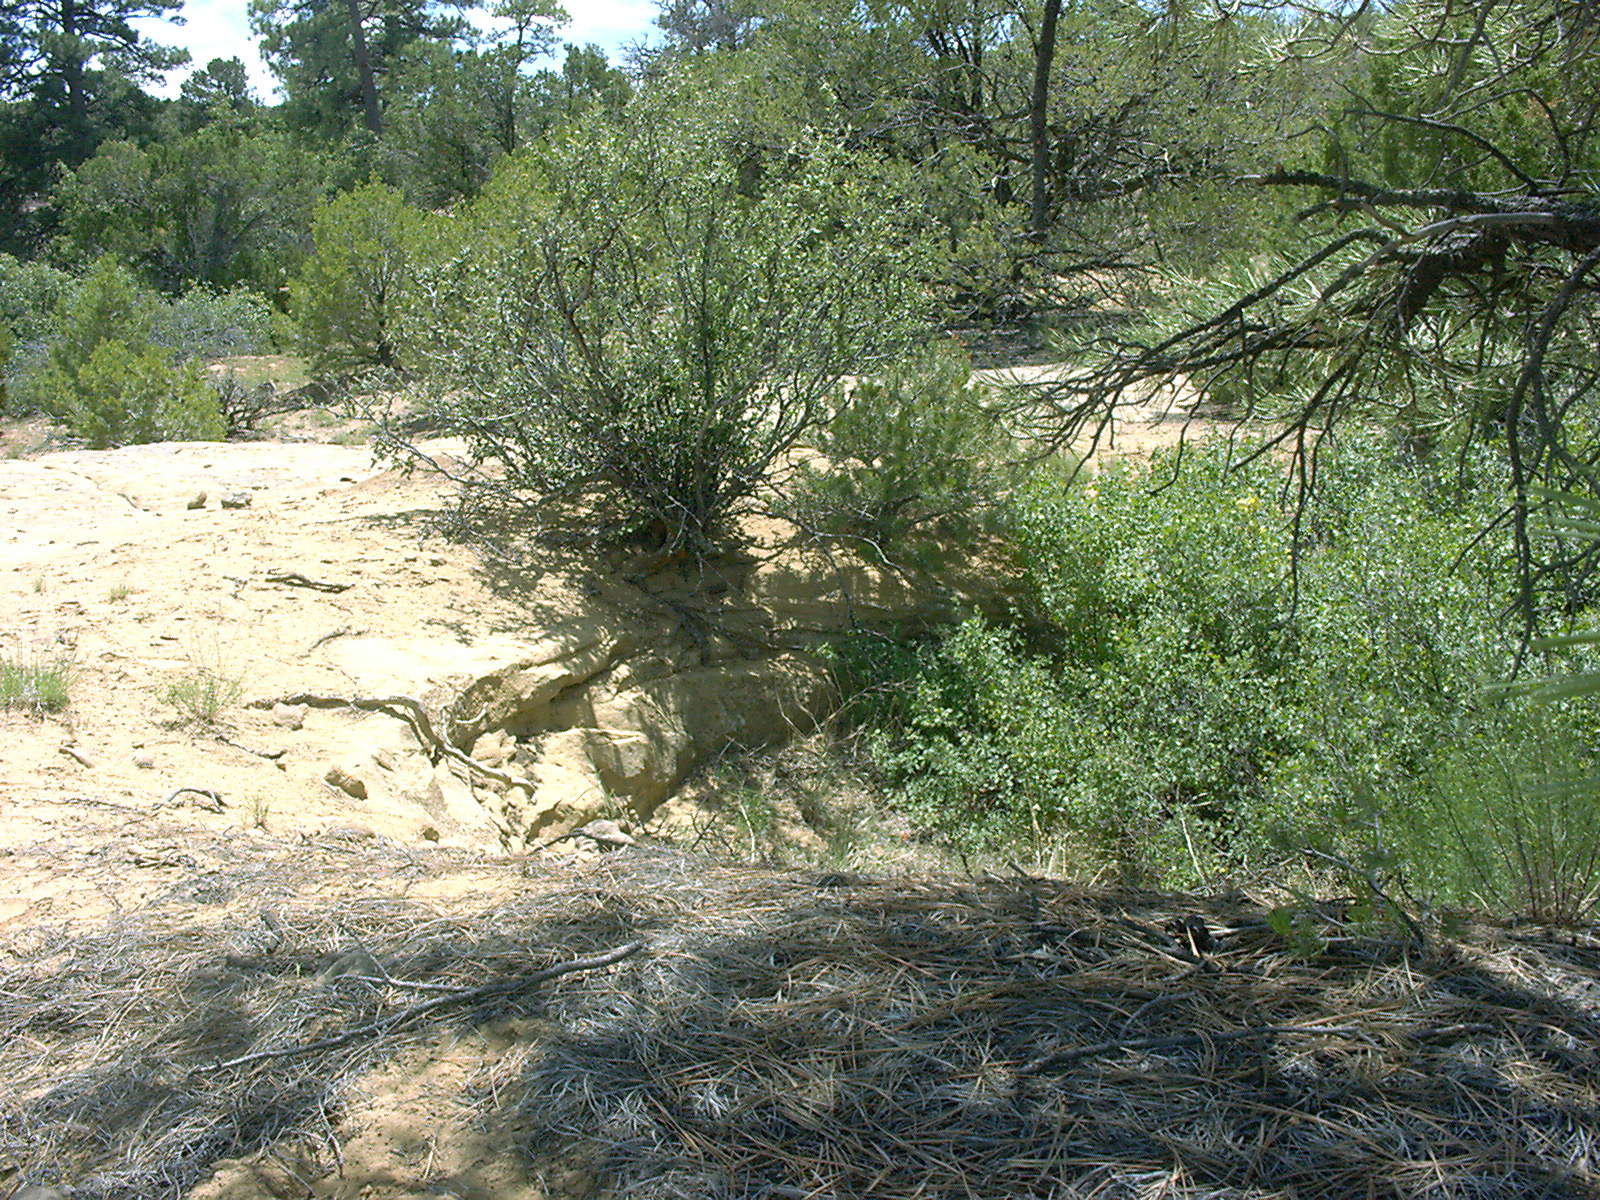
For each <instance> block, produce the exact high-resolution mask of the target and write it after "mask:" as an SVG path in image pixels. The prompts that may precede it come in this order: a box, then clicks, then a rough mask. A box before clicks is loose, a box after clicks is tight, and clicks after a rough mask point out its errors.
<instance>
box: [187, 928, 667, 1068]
mask: <svg viewBox="0 0 1600 1200" xmlns="http://www.w3.org/2000/svg"><path fill="white" fill-rule="evenodd" d="M642 949H644V943H643V942H629V943H627V944H626V945H623V946H618V947H617V948H616V949H615V950H609V951H607V952H606V953H604V954H596V955H595V956H593V957H592V958H578V959H573V960H572V961H570V962H564V963H557V964H556V965H555V966H553V967H546V968H545V969H544V970H543V971H535V972H534V973H533V974H532V975H524V976H521V977H519V978H516V979H501V980H497V981H495V982H494V983H486V984H483V985H481V986H479V987H470V988H457V989H454V990H453V991H451V992H449V993H448V994H447V995H442V996H436V997H434V998H433V999H432V1000H424V1001H422V1002H420V1003H418V1004H412V1005H408V1006H407V1007H405V1008H402V1009H399V1010H397V1011H395V1012H392V1013H388V1014H386V1015H385V1016H382V1017H380V1018H378V1019H377V1020H376V1021H371V1022H368V1023H367V1024H365V1025H361V1026H358V1027H357V1028H355V1029H347V1030H345V1031H344V1032H343V1033H340V1034H335V1035H334V1036H333V1037H326V1038H322V1039H321V1040H319V1041H315V1042H306V1043H304V1044H303V1045H298V1046H284V1047H281V1048H280V1049H277V1050H258V1051H256V1052H255V1053H254V1054H241V1055H239V1057H237V1058H230V1059H227V1060H225V1061H223V1062H219V1063H215V1064H213V1065H212V1066H210V1067H196V1068H195V1071H197V1072H199V1071H226V1070H231V1069H233V1068H235V1067H243V1066H248V1065H249V1064H251V1063H257V1062H268V1061H270V1060H272V1059H280V1058H297V1057H299V1056H300V1055H304V1054H314V1053H317V1052H318V1051H322V1050H334V1049H337V1048H339V1047H340V1046H347V1045H349V1044H350V1043H351V1042H354V1041H358V1040H360V1039H361V1038H375V1037H378V1036H380V1035H382V1034H386V1033H393V1032H394V1031H395V1030H397V1029H403V1028H405V1027H406V1026H408V1025H410V1024H412V1023H414V1022H416V1021H418V1020H420V1019H421V1018H423V1017H426V1016H429V1015H430V1014H432V1013H436V1012H439V1011H440V1010H442V1009H446V1008H450V1007H452V1006H455V1005H464V1004H475V1003H477V1002H478V1001H480V1000H488V999H490V998H491V997H494V996H505V995H510V994H511V993H513V992H519V991H522V990H523V989H524V988H530V987H533V986H534V985H535V984H539V983H545V982H547V981H548V980H551V979H557V978H559V977H560V976H562V975H570V974H572V973H573V972H574V971H597V970H599V969H600V968H602V967H609V966H611V965H612V964H613V963H618V962H621V961H622V960H623V959H625V958H627V957H629V956H630V955H634V954H637V953H639V951H640V950H642ZM385 982H387V981H385Z"/></svg>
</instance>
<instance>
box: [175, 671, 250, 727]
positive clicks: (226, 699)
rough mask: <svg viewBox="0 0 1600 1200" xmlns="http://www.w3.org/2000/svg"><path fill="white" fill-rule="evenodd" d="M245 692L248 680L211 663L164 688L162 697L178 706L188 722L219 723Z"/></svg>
mask: <svg viewBox="0 0 1600 1200" xmlns="http://www.w3.org/2000/svg"><path fill="white" fill-rule="evenodd" d="M243 693H244V683H243V682H242V681H241V680H240V679H238V678H237V677H235V676H231V675H224V674H222V673H221V672H219V671H214V670H212V669H211V668H209V667H196V668H194V670H192V671H191V672H190V673H189V674H187V675H185V676H184V677H183V678H181V679H174V680H173V681H172V682H171V683H169V684H167V685H166V687H165V688H163V689H162V691H161V701H162V703H163V704H166V705H167V706H169V707H170V708H172V709H174V710H176V712H177V714H178V721H179V723H180V724H184V725H215V724H217V723H218V722H219V721H220V720H221V719H222V716H223V714H224V713H226V712H227V711H228V710H229V709H230V708H232V707H233V706H234V704H236V703H237V702H238V700H239V697H240V696H241V695H243Z"/></svg>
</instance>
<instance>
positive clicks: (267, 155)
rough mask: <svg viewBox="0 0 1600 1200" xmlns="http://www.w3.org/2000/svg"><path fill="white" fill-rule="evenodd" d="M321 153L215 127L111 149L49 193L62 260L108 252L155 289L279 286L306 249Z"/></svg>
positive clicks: (278, 138)
mask: <svg viewBox="0 0 1600 1200" xmlns="http://www.w3.org/2000/svg"><path fill="white" fill-rule="evenodd" d="M325 173H326V167H325V165H324V163H323V162H322V160H321V158H320V156H318V155H317V154H315V153H308V152H307V151H306V149H305V148H303V147H299V146H296V145H295V144H294V143H293V142H292V141H291V140H290V139H289V138H288V137H287V136H286V135H284V134H283V133H282V132H272V131H261V132H251V131H250V130H249V129H248V128H246V127H245V126H244V125H242V124H240V123H238V122H226V121H224V122H218V123H214V124H211V125H208V126H206V127H205V128H202V129H200V130H198V131H197V132H195V133H191V134H186V135H182V136H179V137H175V138H171V139H169V140H166V141H163V142H161V143H159V144H157V145H154V146H141V145H138V144H136V143H133V142H126V141H115V142H107V143H105V144H103V145H102V146H101V147H100V148H99V151H98V152H97V153H96V154H95V156H94V157H93V158H91V159H90V160H89V161H88V162H86V163H84V164H83V165H82V166H80V167H78V168H77V169H76V170H74V171H69V172H67V173H65V174H64V175H63V176H62V178H61V181H60V183H59V184H58V186H57V188H56V194H55V200H56V204H57V206H58V208H59V211H60V216H61V228H62V239H61V240H62V246H63V249H64V250H65V251H67V254H66V255H65V257H81V258H82V259H87V260H89V261H93V260H94V259H96V258H98V257H99V256H101V255H103V254H114V255H116V256H117V257H119V258H120V259H122V260H123V261H124V262H126V263H129V264H136V265H137V266H138V267H139V269H140V270H141V271H142V272H143V273H144V274H145V276H146V277H147V278H148V279H150V280H151V281H152V282H154V283H155V284H157V285H158V286H160V287H163V288H166V289H168V290H171V291H178V290H181V289H182V288H184V287H186V286H192V285H194V284H196V283H200V284H206V285H208V286H211V287H219V288H231V287H233V286H235V285H237V284H240V283H248V284H250V285H253V286H254V287H256V288H257V289H261V290H271V289H276V288H277V287H278V286H279V285H280V284H281V282H282V281H283V278H284V274H285V272H286V271H287V270H289V269H291V268H292V267H293V266H294V265H296V264H297V263H298V262H299V261H300V260H301V259H302V258H303V257H304V256H305V253H306V249H307V242H308V240H309V239H308V237H307V233H306V229H307V225H308V224H309V222H310V220H311V216H312V211H313V206H314V204H315V202H316V201H317V199H318V197H319V196H320V195H321V193H322V190H323V179H324V175H325Z"/></svg>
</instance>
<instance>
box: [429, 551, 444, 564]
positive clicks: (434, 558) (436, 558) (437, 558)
mask: <svg viewBox="0 0 1600 1200" xmlns="http://www.w3.org/2000/svg"><path fill="white" fill-rule="evenodd" d="M428 565H429V566H430V567H442V566H444V555H442V554H430V555H428Z"/></svg>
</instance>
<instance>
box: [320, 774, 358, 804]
mask: <svg viewBox="0 0 1600 1200" xmlns="http://www.w3.org/2000/svg"><path fill="white" fill-rule="evenodd" d="M322 778H323V779H325V780H326V781H327V782H328V783H330V784H332V785H333V786H334V787H336V788H338V789H339V790H340V791H341V792H343V793H344V794H345V795H347V796H353V797H354V798H355V799H357V800H365V799H366V798H367V785H366V784H365V783H363V782H361V780H360V779H359V778H357V777H356V776H355V775H354V774H353V773H351V772H350V771H348V770H346V769H345V768H344V767H340V766H333V767H329V768H328V773H327V774H326V775H324V776H323V777H322Z"/></svg>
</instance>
